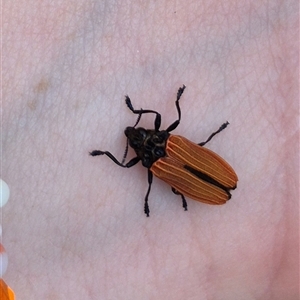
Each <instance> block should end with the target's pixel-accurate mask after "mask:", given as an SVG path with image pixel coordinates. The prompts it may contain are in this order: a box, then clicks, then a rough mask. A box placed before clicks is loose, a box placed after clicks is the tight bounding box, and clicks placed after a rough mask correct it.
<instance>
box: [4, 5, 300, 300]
mask: <svg viewBox="0 0 300 300" xmlns="http://www.w3.org/2000/svg"><path fill="white" fill-rule="evenodd" d="M297 7H298V4H297V1H291V0H287V1H284V2H279V1H261V0H254V1H222V3H221V2H220V1H217V0H213V1H209V4H208V2H207V1H188V2H187V1H177V2H170V1H155V2H149V3H148V2H147V4H145V3H144V2H143V1H139V2H136V1H74V2H69V1H62V2H60V1H30V2H29V1H13V2H12V1H7V2H5V3H3V72H2V77H3V82H2V84H3V95H2V97H3V102H2V108H3V124H2V134H3V136H2V144H3V158H4V159H3V162H2V174H1V177H2V178H3V179H4V180H5V181H6V182H7V183H8V185H9V186H10V189H11V199H10V201H9V202H8V204H7V205H6V207H5V208H4V209H3V216H2V225H3V232H4V233H3V243H4V246H5V248H6V250H7V252H8V255H9V265H8V270H7V273H6V275H5V280H6V282H7V283H8V284H9V285H10V286H11V287H12V288H13V289H14V291H15V293H16V295H17V296H18V299H32V300H35V299H74V300H77V299H92V300H93V299H175V300H176V299H197V300H199V299H200V300H202V299H203V300H204V299H213V300H250V299H263V300H267V299H270V300H271V299H272V300H277V299H278V300H282V299H285V300H296V299H298V297H299V286H298V282H299V269H298V268H299V252H298V251H299V240H298V233H299V232H298V228H299V227H298V226H299V216H298V210H299V205H298V196H299V195H298V188H299V186H298V184H299V177H298V169H299V162H298V145H299V136H298V133H299V127H298V123H297V121H298V119H297V118H298V96H299V95H298V49H297V48H298V32H297V31H298V9H297ZM182 84H185V85H186V86H187V88H186V90H185V92H184V94H183V95H182V98H181V100H180V103H181V109H182V120H181V123H180V125H179V127H178V128H177V129H176V130H175V131H174V134H180V135H184V136H185V137H187V138H189V139H190V140H192V141H195V142H202V141H204V140H205V139H206V138H207V137H208V136H209V135H210V133H211V132H213V131H215V130H216V129H218V128H219V126H220V125H221V124H222V123H223V122H225V121H229V123H230V126H229V127H228V128H227V129H226V130H224V131H223V132H222V133H220V134H218V135H217V136H215V137H214V138H213V140H212V141H210V142H209V143H208V144H207V145H206V147H208V148H210V149H211V150H213V151H215V152H217V153H218V154H219V155H221V156H222V157H223V158H224V159H225V160H226V161H228V162H229V163H230V164H231V165H232V166H233V168H234V169H235V170H236V172H237V174H238V176H239V181H238V187H237V189H236V190H235V191H233V192H232V195H233V196H232V199H231V200H230V201H229V202H228V203H227V204H226V205H222V206H210V205H206V204H202V203H199V202H196V201H192V200H190V199H187V201H188V211H187V212H185V211H184V210H183V208H182V204H181V199H180V197H178V196H176V195H174V194H173V193H172V192H171V189H170V187H169V186H167V185H166V184H165V183H163V182H161V181H160V180H159V179H157V178H154V183H153V185H152V192H151V194H150V198H149V205H150V217H149V218H147V217H146V216H145V214H144V213H143V204H144V196H145V193H146V190H147V176H146V175H147V171H146V169H144V168H143V167H142V166H141V165H137V166H135V167H133V168H132V169H123V168H120V167H118V166H117V165H115V164H114V163H113V162H112V161H111V160H109V159H108V158H107V157H91V156H89V155H88V153H89V151H91V150H94V149H101V150H109V151H111V152H112V153H113V154H114V155H115V156H116V157H118V158H119V159H121V158H122V155H123V153H124V148H125V144H126V138H125V136H124V134H123V131H124V128H125V127H126V126H132V125H133V124H134V123H135V121H136V116H135V115H133V114H132V113H131V112H130V111H129V110H128V109H127V107H126V106H125V104H124V95H125V94H128V95H129V96H130V98H131V100H132V103H133V105H134V106H135V107H136V108H137V109H139V108H141V107H142V108H149V109H154V110H158V111H159V112H160V113H161V114H162V129H164V128H166V127H167V126H168V125H169V124H171V123H172V122H173V121H174V120H175V119H176V118H177V112H176V109H175V105H174V102H175V99H176V92H177V89H178V88H179V87H180V86H182ZM153 120H154V117H153V116H147V117H146V116H145V117H143V118H142V120H141V122H140V124H141V126H145V127H146V128H151V127H152V126H153ZM133 155H134V154H133V152H131V151H130V152H129V158H131V157H133Z"/></svg>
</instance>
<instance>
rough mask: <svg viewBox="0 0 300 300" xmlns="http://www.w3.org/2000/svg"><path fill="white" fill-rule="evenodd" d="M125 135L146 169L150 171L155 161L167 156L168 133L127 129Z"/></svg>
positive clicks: (143, 129)
mask: <svg viewBox="0 0 300 300" xmlns="http://www.w3.org/2000/svg"><path fill="white" fill-rule="evenodd" d="M124 133H125V135H126V137H127V139H128V143H129V146H130V147H131V148H133V149H134V151H135V153H136V155H137V157H138V158H140V160H141V162H142V164H143V166H144V167H146V168H148V169H149V168H150V167H151V166H152V164H153V163H154V162H155V161H157V160H158V159H159V158H161V157H164V156H165V155H166V152H165V148H166V142H167V139H168V137H169V135H170V134H169V133H168V132H167V131H165V130H162V131H158V130H154V129H153V130H149V129H148V130H147V129H145V128H142V127H139V128H134V127H127V128H126V129H125V131H124Z"/></svg>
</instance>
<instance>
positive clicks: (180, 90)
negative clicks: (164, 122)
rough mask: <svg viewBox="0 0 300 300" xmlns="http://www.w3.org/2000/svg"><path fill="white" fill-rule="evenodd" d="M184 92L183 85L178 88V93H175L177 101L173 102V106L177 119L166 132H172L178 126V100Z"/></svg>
mask: <svg viewBox="0 0 300 300" xmlns="http://www.w3.org/2000/svg"><path fill="white" fill-rule="evenodd" d="M184 90H185V85H183V86H182V87H180V88H179V89H178V92H177V99H176V101H175V105H176V108H177V112H178V119H177V120H176V121H175V122H173V123H172V124H171V125H170V126H169V127H168V128H167V129H166V131H167V132H170V131H172V130H174V129H175V128H176V127H177V126H178V125H179V123H180V120H181V110H180V106H179V99H180V97H181V95H182V94H183V92H184Z"/></svg>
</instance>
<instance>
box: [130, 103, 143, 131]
mask: <svg viewBox="0 0 300 300" xmlns="http://www.w3.org/2000/svg"><path fill="white" fill-rule="evenodd" d="M142 114H143V109H142V108H141V109H140V113H139V115H138V118H137V120H136V122H135V124H134V125H133V126H132V127H133V128H135V126H136V125H137V124H139V122H140V120H141V117H142Z"/></svg>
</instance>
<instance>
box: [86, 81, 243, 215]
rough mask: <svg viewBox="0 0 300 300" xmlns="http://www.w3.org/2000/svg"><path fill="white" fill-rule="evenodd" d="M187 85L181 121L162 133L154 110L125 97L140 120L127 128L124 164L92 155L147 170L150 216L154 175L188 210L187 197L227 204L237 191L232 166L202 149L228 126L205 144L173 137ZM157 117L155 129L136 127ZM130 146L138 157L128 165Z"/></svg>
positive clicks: (178, 110) (157, 116)
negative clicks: (151, 116)
mask: <svg viewBox="0 0 300 300" xmlns="http://www.w3.org/2000/svg"><path fill="white" fill-rule="evenodd" d="M184 89H185V85H183V86H182V87H181V88H179V90H178V92H177V99H176V102H175V105H176V108H177V112H178V119H177V120H176V121H175V122H173V123H172V124H171V125H170V126H169V127H168V128H167V129H166V130H161V131H160V130H159V128H160V124H161V115H160V114H159V113H158V112H156V111H154V110H149V109H147V110H144V109H140V110H135V109H134V108H133V106H132V104H131V101H130V98H129V97H128V96H126V100H125V102H126V104H127V106H128V108H129V109H130V110H131V111H132V112H133V113H134V114H137V115H138V120H137V121H136V124H135V125H134V126H133V127H127V128H126V129H125V135H126V137H127V146H126V150H125V153H124V157H123V160H122V162H119V161H118V160H117V159H116V158H115V157H114V156H113V155H112V154H111V153H110V152H108V151H101V150H94V151H92V152H90V155H92V156H97V155H104V154H105V155H107V156H108V157H109V158H110V159H111V160H112V161H113V162H114V163H116V164H117V165H119V166H120V167H123V168H130V167H132V166H134V165H135V164H137V163H138V162H139V161H141V162H142V165H143V166H144V167H146V168H147V169H148V184H149V186H148V191H147V193H146V196H145V206H144V211H145V214H146V215H147V217H149V213H150V210H149V205H148V196H149V193H150V189H151V185H152V179H153V174H154V175H155V176H156V177H158V178H160V179H161V180H163V181H165V182H167V183H168V184H169V185H170V186H171V187H172V191H173V192H174V193H175V194H178V195H181V198H182V204H183V207H184V209H185V210H187V203H186V200H185V196H187V197H189V198H191V199H194V200H196V201H200V202H204V203H207V204H216V205H219V204H224V203H226V201H227V200H229V199H230V198H231V194H230V190H234V189H235V188H236V184H237V181H238V177H237V175H236V173H235V171H234V170H233V169H232V167H231V166H230V165H229V164H228V163H227V162H226V161H225V160H224V159H222V158H221V157H220V156H219V155H217V154H216V153H214V152H213V151H211V150H209V149H207V148H204V147H203V146H204V145H205V144H206V143H207V142H209V141H210V140H211V139H212V138H213V136H214V135H216V134H217V133H219V132H220V131H222V130H223V129H225V128H226V127H227V125H228V124H229V123H228V122H226V123H224V124H223V125H222V126H221V127H220V128H219V129H218V130H217V131H216V132H214V133H212V134H211V135H210V136H209V138H208V139H207V140H206V141H205V142H202V143H199V144H195V143H193V142H191V141H189V140H188V139H186V138H184V137H182V136H179V135H172V134H170V132H171V131H172V130H174V129H175V128H176V127H177V126H178V124H179V123H180V120H181V110H180V106H179V99H180V97H181V95H182V94H183V91H184ZM147 113H153V114H155V115H156V117H155V121H154V129H144V128H142V127H139V128H136V125H137V124H138V123H139V121H140V119H141V116H142V115H143V114H147ZM128 143H129V145H130V147H132V148H133V149H134V151H135V153H136V155H137V156H136V157H134V158H133V159H131V160H130V161H129V162H128V163H126V164H125V159H126V156H127V151H128Z"/></svg>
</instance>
